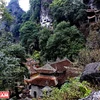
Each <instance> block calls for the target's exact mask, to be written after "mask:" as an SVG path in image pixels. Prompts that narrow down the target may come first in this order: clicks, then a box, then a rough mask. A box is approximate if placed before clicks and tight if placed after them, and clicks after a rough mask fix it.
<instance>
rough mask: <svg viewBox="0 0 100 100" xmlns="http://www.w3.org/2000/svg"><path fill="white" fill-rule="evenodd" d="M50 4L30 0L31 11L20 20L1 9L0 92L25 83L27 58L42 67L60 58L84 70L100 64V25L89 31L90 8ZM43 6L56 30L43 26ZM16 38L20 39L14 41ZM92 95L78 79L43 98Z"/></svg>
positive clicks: (56, 0) (68, 0) (69, 0)
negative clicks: (88, 65)
mask: <svg viewBox="0 0 100 100" xmlns="http://www.w3.org/2000/svg"><path fill="white" fill-rule="evenodd" d="M74 1H75V2H74ZM0 2H1V1H0ZM12 2H15V0H13V1H12ZM50 2H51V1H49V0H48V2H42V1H41V0H30V10H29V11H28V12H26V13H24V14H23V15H22V13H16V14H15V15H16V16H17V19H15V18H14V17H12V16H11V14H10V12H11V10H12V9H9V12H8V10H7V9H6V8H5V3H3V2H2V4H1V5H0V11H2V12H3V14H2V19H0V24H2V23H1V20H2V21H5V22H6V24H5V26H6V27H4V30H0V90H5V89H13V90H14V88H15V84H16V82H20V83H23V80H24V75H25V76H27V74H28V71H27V68H26V67H25V66H24V65H23V62H25V61H26V57H27V55H29V57H31V58H33V59H35V60H39V61H40V62H41V64H43V63H44V62H46V61H49V60H53V61H55V60H56V58H57V57H59V58H64V57H67V58H68V59H69V60H71V61H74V60H77V58H78V60H79V64H80V65H82V66H85V65H86V64H88V63H91V62H98V61H99V62H100V34H99V33H100V23H98V24H97V25H94V26H90V27H89V25H87V14H86V9H87V6H86V5H85V4H83V3H81V2H80V1H79V0H53V1H52V3H51V4H49V3H50ZM41 3H43V4H42V5H43V7H44V9H45V10H46V9H48V10H47V11H49V12H47V13H48V14H49V15H50V17H51V18H52V24H53V26H51V28H50V29H49V28H46V27H41V26H40V14H41ZM97 3H99V0H95V2H94V4H97ZM15 20H17V23H16V24H14V25H12V27H11V28H12V33H10V32H9V31H10V25H11V24H12V22H14V21H15ZM48 22H49V21H48ZM84 23H85V24H86V26H88V27H87V29H88V31H89V32H90V33H89V35H87V37H84V35H83V33H82V32H81V31H80V30H81V28H82V25H83V26H85V25H84ZM19 33H20V34H19ZM86 34H88V32H87V33H86ZM13 37H14V38H15V40H17V38H20V39H18V40H17V41H15V40H14V38H13ZM4 83H5V84H4ZM91 91H92V89H91V88H90V85H89V84H88V83H87V82H83V83H80V82H79V79H78V78H75V79H70V80H68V81H66V83H65V84H64V85H62V86H61V88H60V89H58V88H53V90H52V92H51V95H50V96H47V95H46V94H44V97H43V100H72V99H73V98H75V99H80V98H84V97H86V96H88V95H89V94H90V92H91Z"/></svg>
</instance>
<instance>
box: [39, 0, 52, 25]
mask: <svg viewBox="0 0 100 100" xmlns="http://www.w3.org/2000/svg"><path fill="white" fill-rule="evenodd" d="M52 1H53V0H41V12H40V24H41V26H43V27H44V26H46V27H51V26H52V19H51V16H50V14H49V12H50V9H49V5H50V4H51V3H52Z"/></svg>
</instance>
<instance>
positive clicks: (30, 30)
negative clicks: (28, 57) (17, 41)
mask: <svg viewBox="0 0 100 100" xmlns="http://www.w3.org/2000/svg"><path fill="white" fill-rule="evenodd" d="M39 30H40V26H39V25H38V24H36V23H33V22H31V21H27V22H25V23H24V24H23V25H22V27H21V29H20V33H21V34H20V38H21V43H22V46H24V47H25V49H26V51H27V52H28V53H30V54H32V53H33V50H35V49H36V50H38V49H39V45H38V34H37V33H38V32H39Z"/></svg>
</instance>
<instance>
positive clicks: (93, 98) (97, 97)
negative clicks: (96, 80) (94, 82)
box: [79, 91, 100, 100]
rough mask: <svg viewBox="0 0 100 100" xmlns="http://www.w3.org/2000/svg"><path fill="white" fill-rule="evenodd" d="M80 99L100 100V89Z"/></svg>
mask: <svg viewBox="0 0 100 100" xmlns="http://www.w3.org/2000/svg"><path fill="white" fill-rule="evenodd" d="M79 100H100V91H98V92H93V93H91V94H90V95H89V96H88V97H86V98H84V99H79Z"/></svg>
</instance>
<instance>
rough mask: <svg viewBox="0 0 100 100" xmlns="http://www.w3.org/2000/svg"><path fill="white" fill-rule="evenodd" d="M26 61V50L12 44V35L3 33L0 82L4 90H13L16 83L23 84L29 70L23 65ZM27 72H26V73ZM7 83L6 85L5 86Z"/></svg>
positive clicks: (0, 53)
mask: <svg viewBox="0 0 100 100" xmlns="http://www.w3.org/2000/svg"><path fill="white" fill-rule="evenodd" d="M24 59H25V50H24V48H23V47H22V46H21V45H20V44H13V43H12V36H11V33H8V32H5V31H3V32H1V37H0V80H1V81H2V83H1V84H0V86H1V85H2V88H0V89H5V88H6V89H7V88H8V89H12V88H14V86H15V81H16V82H18V81H20V82H22V80H23V78H24V77H23V75H25V74H26V75H27V69H26V68H25V66H22V65H21V62H22V61H23V60H24ZM25 71H26V72H25ZM4 83H5V84H4Z"/></svg>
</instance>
